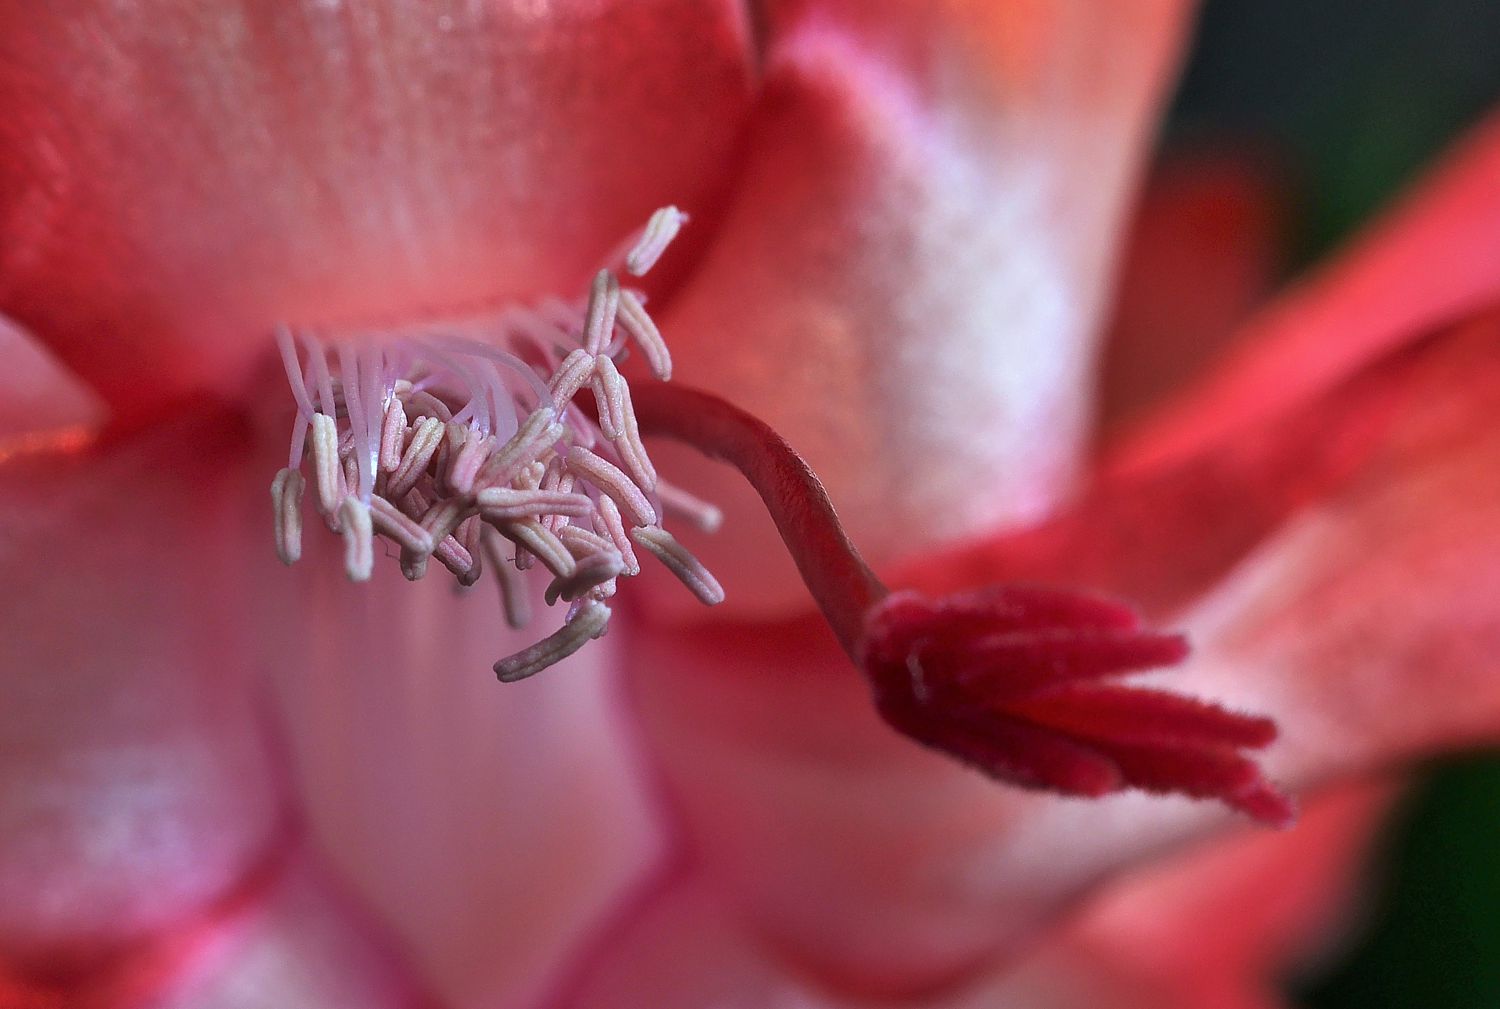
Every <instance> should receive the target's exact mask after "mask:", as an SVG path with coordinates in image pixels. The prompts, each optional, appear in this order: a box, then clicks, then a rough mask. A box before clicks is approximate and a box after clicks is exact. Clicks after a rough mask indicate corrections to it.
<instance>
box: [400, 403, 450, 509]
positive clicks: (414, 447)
mask: <svg viewBox="0 0 1500 1009" xmlns="http://www.w3.org/2000/svg"><path fill="white" fill-rule="evenodd" d="M445 430H446V427H445V425H444V423H443V421H441V420H439V419H438V418H436V417H423V418H421V419H420V420H418V421H417V424H416V427H414V428H412V432H411V441H410V442H409V443H408V444H407V446H406V454H405V455H403V456H402V457H401V463H400V465H398V466H397V467H396V470H395V472H393V473H392V474H391V476H390V479H389V480H387V481H386V484H385V486H386V493H387V494H389V495H390V496H391V497H398V498H399V497H404V496H405V495H406V493H407V492H408V491H410V490H411V489H412V488H413V487H415V486H416V485H417V481H418V480H420V479H421V478H422V476H423V475H424V474H425V473H426V471H427V466H428V464H429V463H431V462H432V457H433V456H435V455H437V450H438V446H439V445H441V444H442V443H443V434H444V431H445Z"/></svg>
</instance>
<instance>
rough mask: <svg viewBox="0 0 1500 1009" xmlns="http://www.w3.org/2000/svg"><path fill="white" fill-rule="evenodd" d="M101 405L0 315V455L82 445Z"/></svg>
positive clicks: (99, 417) (99, 418) (100, 416)
mask: <svg viewBox="0 0 1500 1009" xmlns="http://www.w3.org/2000/svg"><path fill="white" fill-rule="evenodd" d="M104 418H105V410H104V404H103V403H101V402H100V401H99V397H98V396H96V395H95V394H94V392H93V390H91V389H90V388H89V387H88V386H86V385H84V384H83V383H82V382H80V381H79V380H78V378H77V376H75V375H73V374H72V373H71V372H69V371H68V370H67V369H66V368H64V367H63V366H62V364H60V363H59V362H58V360H57V359H56V358H55V357H53V356H52V354H51V353H49V352H48V351H47V350H46V348H44V347H42V346H41V345H40V344H38V343H37V342H36V341H35V340H33V339H32V338H31V336H30V335H29V334H28V333H27V332H26V331H25V330H23V329H21V328H20V327H19V326H17V325H15V324H14V323H12V322H11V321H10V320H9V319H6V318H5V317H4V316H0V459H3V458H5V457H6V456H10V455H14V454H15V453H18V452H32V451H38V450H42V449H47V450H52V449H59V448H68V447H81V446H82V445H83V443H84V442H85V441H86V440H87V439H88V438H89V437H90V435H91V434H92V433H93V432H94V431H96V430H98V428H99V427H100V426H101V425H102V424H103V422H104Z"/></svg>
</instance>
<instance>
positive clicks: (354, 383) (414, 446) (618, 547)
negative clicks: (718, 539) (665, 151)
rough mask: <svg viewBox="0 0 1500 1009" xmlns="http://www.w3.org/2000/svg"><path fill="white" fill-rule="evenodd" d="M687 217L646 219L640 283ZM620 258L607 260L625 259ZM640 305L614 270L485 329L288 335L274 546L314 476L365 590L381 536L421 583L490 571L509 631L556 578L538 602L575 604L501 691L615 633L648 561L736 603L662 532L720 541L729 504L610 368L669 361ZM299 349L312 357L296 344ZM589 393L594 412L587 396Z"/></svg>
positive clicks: (632, 255)
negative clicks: (665, 471) (649, 439)
mask: <svg viewBox="0 0 1500 1009" xmlns="http://www.w3.org/2000/svg"><path fill="white" fill-rule="evenodd" d="M685 220H686V217H685V215H683V214H682V213H681V212H680V211H678V210H677V208H675V207H664V208H662V209H661V210H658V211H657V212H656V213H655V214H653V215H652V217H651V219H650V221H649V222H648V223H647V225H646V226H645V228H644V229H642V231H641V232H640V234H639V235H638V236H636V239H635V241H634V242H633V243H632V244H631V245H630V246H629V247H628V249H627V250H626V251H625V252H624V255H623V256H622V257H619V259H620V264H621V265H623V267H624V269H625V271H626V272H628V273H629V274H630V275H632V276H635V277H640V276H643V275H644V274H645V273H646V272H647V271H649V270H650V269H651V267H652V266H653V265H654V264H655V263H656V260H657V259H658V258H659V257H660V255H661V254H662V252H663V251H665V249H666V247H667V245H668V244H669V243H670V242H671V241H672V238H673V237H674V236H675V235H676V233H677V231H678V229H679V228H680V227H681V225H682V223H683V222H684V221H685ZM612 265H613V264H612ZM645 300H646V299H645V296H644V295H643V294H641V293H640V292H639V291H636V290H634V289H631V288H629V287H622V286H621V285H620V282H619V280H618V278H617V276H616V273H615V271H614V269H612V268H611V267H606V268H605V269H602V270H600V271H599V273H598V274H597V276H596V277H595V278H594V282H593V285H592V288H591V289H590V291H589V293H588V295H587V297H586V298H585V299H580V300H579V301H577V302H574V303H569V302H564V301H561V300H557V299H551V300H548V301H545V302H543V303H541V304H539V305H537V306H534V307H512V308H508V309H506V310H505V311H503V312H500V313H498V314H497V315H494V316H492V317H489V318H484V319H471V320H465V321H461V322H446V323H433V324H426V325H422V326H417V327H411V328H408V329H405V330H402V331H400V332H397V333H383V334H380V335H379V336H378V337H377V336H374V335H370V334H344V335H341V336H339V337H338V338H337V339H334V340H332V341H328V340H325V339H324V338H323V337H322V336H320V335H318V334H315V333H310V332H297V333H293V332H292V331H290V330H287V329H282V330H281V331H280V332H279V333H278V334H277V339H278V343H279V345H280V349H281V357H282V362H283V364H284V365H285V367H286V373H287V379H288V381H289V382H290V384H291V389H292V395H293V398H294V399H295V400H296V404H297V416H296V420H295V421H294V422H293V429H292V443H291V453H290V458H289V461H288V465H287V467H286V468H285V469H283V470H281V471H280V472H278V473H277V474H276V478H275V480H274V481H273V482H272V484H271V498H272V504H273V508H274V514H275V529H276V548H277V552H278V553H279V555H280V557H281V559H282V560H283V561H284V562H285V563H287V564H292V563H295V562H296V561H297V560H298V559H299V558H300V556H301V553H302V499H303V496H304V493H305V490H306V487H307V478H306V477H305V476H304V475H303V469H304V468H305V466H306V464H307V462H308V460H309V457H310V461H311V470H312V473H311V476H312V483H313V487H314V494H313V504H314V506H315V508H316V510H317V513H318V514H319V515H320V516H322V518H323V521H324V523H325V524H326V525H327V526H328V528H329V529H330V530H331V531H333V532H335V533H338V534H340V535H342V536H343V538H344V544H345V552H344V567H345V569H346V571H347V572H348V574H349V577H350V578H351V579H353V580H354V581H364V580H366V579H368V578H369V577H370V575H371V572H372V570H373V567H374V557H375V548H374V544H375V540H376V538H377V537H379V538H383V539H385V540H386V541H388V542H389V543H391V544H393V545H394V546H395V548H396V549H397V550H398V551H399V557H400V565H401V571H402V573H403V574H404V575H405V576H406V577H407V578H409V579H412V580H416V579H418V578H421V577H423V576H424V575H425V574H426V573H427V570H428V561H429V560H430V559H433V558H436V559H437V561H438V562H439V563H440V564H441V565H442V566H443V567H445V568H446V569H447V570H448V571H449V572H450V573H451V574H452V575H453V576H454V578H456V579H457V580H458V582H459V584H460V585H465V586H468V585H472V584H474V583H475V582H476V581H478V580H479V578H480V576H481V574H482V572H483V570H484V567H485V565H486V564H488V566H489V567H490V569H491V570H492V571H493V573H494V575H495V580H496V582H497V583H498V584H499V587H500V595H501V600H502V605H503V608H504V611H505V616H506V620H507V622H508V623H509V624H510V625H511V626H512V627H516V628H520V627H524V626H525V625H526V624H528V623H529V621H530V613H529V603H528V598H529V597H528V594H527V593H526V591H525V583H524V572H526V571H528V570H531V569H533V568H535V567H536V566H537V565H540V566H541V567H542V568H545V569H546V570H547V571H548V572H549V573H550V574H551V576H552V579H551V582H550V583H549V584H548V586H547V590H546V594H545V599H546V602H547V604H548V605H552V604H554V603H556V602H558V601H559V600H561V601H564V602H566V603H568V604H569V606H568V609H567V613H566V616H565V617H564V622H563V625H562V627H561V628H559V629H558V630H557V631H555V632H554V633H552V634H551V635H549V636H547V637H546V638H543V639H542V640H541V641H539V642H537V643H536V644H534V645H532V646H531V647H529V648H526V649H524V650H522V651H520V652H518V653H516V654H514V655H511V656H509V657H507V658H504V659H501V660H500V661H499V662H497V663H495V672H496V674H497V675H499V677H500V678H501V679H502V680H506V681H512V680H519V679H523V678H525V677H527V676H531V675H533V674H535V673H537V672H540V671H541V670H542V669H545V668H546V667H548V666H550V665H552V664H553V663H555V662H558V661H560V660H561V659H564V658H566V657H567V656H569V655H571V654H573V653H574V652H576V651H577V650H578V649H579V648H581V647H583V645H584V644H585V643H586V642H588V641H589V640H591V639H593V638H597V637H599V636H601V635H602V634H604V632H605V630H606V629H607V627H608V624H609V618H610V609H609V599H610V598H611V597H612V596H613V595H614V594H615V591H616V586H617V582H618V580H619V579H620V578H628V577H630V576H632V575H636V574H639V573H640V570H641V568H640V563H639V560H638V556H639V555H638V552H639V551H643V552H645V553H647V554H650V555H652V556H653V557H655V558H656V559H657V560H659V561H660V562H661V563H662V564H664V565H665V566H666V567H667V568H668V570H670V571H671V572H672V573H673V574H675V575H676V576H677V577H678V578H679V579H680V580H681V581H682V582H683V583H684V584H685V585H686V586H687V587H688V588H689V589H690V590H691V591H692V592H693V594H694V595H696V596H697V597H698V598H699V599H700V600H702V601H703V602H704V603H706V604H708V605H713V604H714V603H717V602H720V601H721V600H722V599H723V598H724V592H723V590H722V589H721V588H720V586H719V583H718V582H717V581H716V580H715V579H714V577H713V575H712V574H710V573H709V572H708V570H707V569H706V568H704V566H703V565H702V564H701V563H700V562H699V561H698V560H697V559H696V558H694V557H693V556H692V554H691V553H689V552H688V551H687V549H686V548H684V547H683V546H682V544H680V543H679V542H678V541H677V540H676V538H674V537H673V536H672V534H671V533H669V532H668V531H667V530H666V529H665V528H663V527H662V518H663V516H664V514H669V513H670V514H675V515H677V516H678V517H681V518H684V519H686V520H688V521H691V522H693V523H695V524H696V525H698V526H700V527H703V528H706V529H709V530H712V529H714V528H716V527H717V526H718V523H719V512H718V510H717V509H716V508H714V507H713V506H711V505H708V504H706V503H704V502H701V501H699V500H697V499H696V498H694V497H693V496H692V495H690V494H688V493H687V492H685V491H682V490H680V489H678V488H674V487H672V486H671V485H669V484H667V483H666V482H664V481H662V480H661V479H660V477H659V476H658V475H657V472H656V468H655V466H653V465H652V463H651V458H650V456H649V454H648V453H647V451H646V446H645V445H644V443H643V442H642V441H641V435H640V428H639V425H638V424H637V421H636V415H635V409H634V406H633V405H632V403H631V396H630V384H629V382H627V381H626V379H625V377H624V376H623V375H622V374H621V373H620V370H619V368H618V367H617V362H621V361H623V360H624V359H625V358H626V357H627V356H628V355H629V354H630V352H631V351H632V350H637V351H639V352H640V355H641V357H642V358H643V359H644V362H645V364H646V366H647V367H648V368H649V370H650V372H651V373H652V374H653V375H654V376H655V377H656V378H657V379H659V380H661V381H666V380H668V379H670V378H671V373H672V358H671V355H670V353H669V352H668V350H667V346H666V343H665V341H663V339H662V336H661V333H660V331H659V330H658V329H657V327H656V325H655V323H654V322H652V320H651V317H650V315H649V314H647V312H646V307H645ZM299 345H300V353H299ZM585 390H588V392H589V393H591V398H592V401H593V405H594V412H593V415H592V416H591V415H590V414H589V413H588V412H586V411H585V410H583V409H581V408H580V407H579V406H578V404H577V403H575V402H574V401H575V399H577V398H578V397H580V396H585V395H587V394H586V393H585Z"/></svg>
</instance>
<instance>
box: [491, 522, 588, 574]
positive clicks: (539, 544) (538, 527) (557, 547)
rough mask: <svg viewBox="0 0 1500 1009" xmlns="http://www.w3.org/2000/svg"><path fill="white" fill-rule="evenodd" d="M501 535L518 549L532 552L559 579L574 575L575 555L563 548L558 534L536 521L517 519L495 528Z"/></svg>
mask: <svg viewBox="0 0 1500 1009" xmlns="http://www.w3.org/2000/svg"><path fill="white" fill-rule="evenodd" d="M495 528H496V529H497V530H499V532H500V535H502V536H504V537H505V538H506V539H508V540H513V541H514V542H515V543H516V545H517V546H518V547H525V548H526V549H527V550H529V551H531V553H532V555H533V556H535V557H536V559H537V560H539V561H541V562H542V564H543V566H545V567H546V569H547V570H548V571H551V572H552V573H553V574H554V575H557V576H558V577H559V578H566V577H567V576H568V575H570V574H572V573H573V568H574V566H575V565H574V561H573V555H572V554H571V553H569V552H568V548H567V547H565V546H563V542H562V540H560V539H558V538H557V534H556V533H554V532H552V530H550V529H548V528H547V527H546V526H544V525H542V524H541V522H539V521H538V520H536V519H515V520H512V521H510V522H502V523H499V524H497V525H496V526H495ZM518 559H519V558H518Z"/></svg>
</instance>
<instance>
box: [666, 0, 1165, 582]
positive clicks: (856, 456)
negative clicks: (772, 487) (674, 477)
mask: <svg viewBox="0 0 1500 1009" xmlns="http://www.w3.org/2000/svg"><path fill="white" fill-rule="evenodd" d="M1178 6H1179V5H1178V4H1175V3H1149V2H1143V3H1131V4H1127V5H1125V6H1124V8H1122V9H1113V8H1112V9H1111V11H1110V13H1109V14H1108V15H1107V16H1106V15H1105V14H1103V13H1102V10H1101V11H1095V10H1094V9H1092V8H1087V7H1085V6H1080V5H1066V4H1059V5H1025V6H1024V7H1017V8H1011V7H1008V6H1005V5H1001V6H996V5H991V4H983V3H938V4H918V3H900V2H881V3H872V4H853V3H850V4H826V5H825V4H788V5H774V6H773V14H772V17H771V34H770V39H769V43H768V64H767V75H766V95H765V98H764V100H763V103H762V106H761V108H760V109H759V111H758V115H757V117H756V120H755V123H754V125H753V127H752V129H751V132H750V140H749V143H750V151H751V154H750V158H749V161H748V163H747V165H746V167H745V176H744V180H743V182H742V184H741V186H740V188H739V189H738V190H737V192H736V195H735V199H734V201H733V202H732V204H731V206H730V208H729V210H728V214H727V216H726V219H725V221H724V224H723V226H722V228H721V230H720V232H719V234H718V235H717V236H716V237H715V241H714V244H713V247H712V248H711V250H710V251H709V254H708V256H707V257H706V258H705V259H704V261H703V263H702V264H701V266H700V267H699V269H698V271H697V272H696V273H695V275H694V276H693V278H692V279H691V281H690V283H689V284H688V285H687V286H686V287H685V288H684V289H683V290H682V291H680V292H679V294H678V296H677V297H676V298H675V299H674V300H673V302H672V304H671V306H670V311H669V312H668V313H667V314H666V316H665V317H664V319H663V326H664V328H665V329H666V330H667V331H668V333H669V335H670V337H671V338H672V340H673V341H674V354H675V355H676V359H677V367H678V372H679V374H681V375H683V376H692V381H693V382H694V383H695V384H700V385H703V386H705V387H707V388H709V389H711V390H712V391H715V392H718V393H720V394H722V395H724V396H725V397H726V398H728V399H730V400H731V401H733V402H736V403H738V404H739V405H742V406H744V407H746V408H748V409H749V410H751V411H752V412H753V413H755V414H756V415H757V416H760V417H762V418H763V419H765V420H767V421H768V422H769V423H771V425H772V426H773V427H775V428H776V429H777V430H778V431H780V432H781V433H782V434H783V435H785V436H786V437H787V439H788V440H789V441H791V442H792V444H793V445H794V446H796V447H797V449H798V451H800V452H801V453H803V454H804V455H805V456H806V458H807V459H808V461H809V462H810V463H811V464H812V465H813V467H814V468H815V469H816V470H817V471H818V472H819V474H820V475H821V476H822V477H823V479H824V480H825V482H826V483H827V485H828V487H829V490H830V492H831V493H832V496H833V499H834V502H835V504H836V505H837V506H838V507H839V508H840V511H841V514H842V515H843V517H844V518H845V520H846V521H847V522H848V523H849V524H850V526H851V529H852V531H853V535H854V537H855V539H856V540H858V541H859V542H860V543H861V544H862V545H863V546H864V547H865V549H867V550H868V551H870V552H871V553H872V554H873V555H874V556H873V560H875V561H876V562H877V564H878V563H879V562H882V561H884V560H886V559H888V558H891V557H893V556H901V555H909V554H910V553H912V552H914V551H917V550H920V549H921V548H922V547H924V546H926V545H928V544H931V543H933V542H940V541H952V540H954V539H957V538H959V537H962V536H963V535H965V534H968V533H972V532H973V531H975V530H976V529H980V528H986V527H990V526H993V525H995V524H997V523H1002V522H1015V521H1020V520H1022V519H1026V518H1032V517H1035V516H1037V515H1038V514H1040V513H1042V512H1043V511H1045V509H1046V508H1047V507H1049V506H1050V504H1051V503H1052V502H1054V501H1055V500H1056V498H1057V496H1058V495H1059V494H1060V493H1062V492H1063V491H1064V490H1065V489H1066V488H1067V487H1068V486H1069V485H1070V482H1071V481H1072V480H1073V478H1074V477H1075V475H1076V467H1077V464H1078V462H1079V450H1080V447H1081V441H1082V439H1083V438H1084V436H1085V435H1086V432H1087V425H1088V415H1089V413H1090V410H1091V406H1090V403H1089V387H1090V381H1089V375H1090V374H1091V369H1092V366H1093V353H1094V333H1095V325H1096V323H1097V317H1098V311H1099V307H1100V301H1101V299H1102V296H1103V293H1104V283H1105V278H1106V276H1107V272H1108V270H1109V268H1110V266H1111V265H1112V249H1113V241H1112V239H1113V232H1114V229H1115V227H1116V224H1117V223H1118V217H1119V214H1120V212H1121V210H1122V205H1123V198H1124V196H1125V193H1126V189H1127V185H1128V183H1129V181H1130V180H1131V178H1132V173H1133V171H1134V168H1135V164H1136V159H1137V154H1138V148H1139V142H1140V140H1141V137H1142V134H1143V131H1144V129H1145V127H1146V123H1147V116H1148V113H1149V110H1150V109H1151V107H1152V104H1153V102H1154V100H1155V98H1156V96H1157V94H1158V91H1159V88H1160V86H1161V85H1162V83H1163V78H1164V76H1165V73H1166V70H1167V68H1168V65H1169V62H1170V59H1171V56H1172V53H1173V48H1174V47H1173V43H1174V42H1175V40H1176V26H1177V22H1176V18H1175V14H1176V11H1177V8H1178ZM1106 20H1107V25H1106ZM1101 33H1106V34H1107V35H1108V36H1109V38H1110V39H1111V44H1110V45H1109V46H1108V47H1107V52H1106V51H1105V49H1104V48H1101V47H1099V46H1098V45H1097V40H1098V39H1099V38H1100V37H1101ZM938 461H941V464H940V465H937V464H935V463H938ZM673 465H674V468H676V465H675V463H674V464H673ZM977 488H983V492H982V493H980V492H976V489H977ZM695 489H697V490H699V491H700V492H705V491H706V492H708V493H709V495H710V496H711V497H712V498H713V499H714V500H716V501H719V502H720V503H723V504H726V505H727V510H728V513H729V525H730V526H731V527H732V528H733V529H734V530H735V537H734V540H735V542H734V544H733V545H732V546H730V545H727V543H726V544H724V545H718V544H715V543H713V542H712V541H707V542H702V541H699V542H695V544H694V545H695V548H697V547H701V548H702V550H703V551H704V553H705V555H706V559H707V560H708V561H709V563H710V566H711V567H714V568H715V569H716V570H719V571H720V574H721V576H724V577H726V579H727V580H728V581H730V582H732V583H733V584H734V586H735V590H734V592H733V593H732V594H731V595H732V599H734V600H738V602H737V603H736V602H731V603H730V604H729V605H732V606H733V605H738V606H742V607H747V608H758V609H761V610H762V611H764V609H765V608H766V607H768V606H769V607H775V606H781V607H783V608H784V607H785V606H786V605H788V604H789V603H790V602H791V601H792V600H794V599H795V594H794V590H792V589H790V588H789V586H790V585H791V584H792V583H791V578H790V571H789V569H788V568H787V567H785V566H783V565H782V564H780V563H777V562H776V561H775V560H774V558H775V557H776V556H778V554H779V551H778V550H776V549H774V548H773V547H772V546H771V545H770V544H771V541H770V539H769V529H768V527H767V526H766V524H765V523H764V521H763V520H761V521H758V520H757V518H756V515H757V509H756V508H755V507H754V506H752V505H750V504H749V503H748V499H747V498H746V497H745V496H744V495H743V493H742V491H741V490H740V489H739V488H738V487H737V486H736V484H735V482H734V481H733V480H732V479H727V478H726V479H720V478H719V477H718V476H717V475H715V474H712V473H705V474H704V477H703V480H702V481H701V482H699V483H697V484H695ZM752 559H753V560H752Z"/></svg>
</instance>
